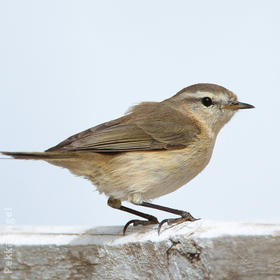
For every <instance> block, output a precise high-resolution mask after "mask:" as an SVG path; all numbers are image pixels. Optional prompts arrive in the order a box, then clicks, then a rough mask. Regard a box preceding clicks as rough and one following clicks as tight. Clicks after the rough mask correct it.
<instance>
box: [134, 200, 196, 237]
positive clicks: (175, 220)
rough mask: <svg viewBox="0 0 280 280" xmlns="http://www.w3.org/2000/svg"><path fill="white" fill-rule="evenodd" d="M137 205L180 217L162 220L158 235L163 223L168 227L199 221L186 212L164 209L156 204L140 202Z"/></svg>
mask: <svg viewBox="0 0 280 280" xmlns="http://www.w3.org/2000/svg"><path fill="white" fill-rule="evenodd" d="M139 205H140V206H144V207H149V208H154V209H157V210H161V211H165V212H168V213H172V214H175V215H179V216H181V217H180V218H171V219H164V220H162V221H161V222H160V223H159V225H158V234H159V233H160V229H161V227H162V226H163V225H164V224H165V223H167V224H168V225H170V224H173V223H182V222H185V221H189V222H193V221H197V220H199V219H196V218H194V217H193V216H192V215H191V214H190V213H189V212H186V211H182V210H178V209H173V208H169V207H165V206H161V205H157V204H153V203H149V202H145V201H143V202H141V203H140V204H139Z"/></svg>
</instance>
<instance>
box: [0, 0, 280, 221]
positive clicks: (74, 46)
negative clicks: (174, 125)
mask: <svg viewBox="0 0 280 280" xmlns="http://www.w3.org/2000/svg"><path fill="white" fill-rule="evenodd" d="M279 11H280V4H279V1H276V0H275V1H270V0H268V1H187V0H184V1H178V0H175V1H163V0H160V1H158V0H156V1H155V0H153V1H151V0H149V1H147V0H142V1H131V0H126V1H125V0H118V1H115V0H114V1H113V0H112V1H108V0H102V1H101V0H100V1H90V0H88V1H87V0H84V1H81V0H80V1H69V0H67V1H60V0H55V1H38V0H36V1H29V0H25V1H10V0H6V1H3V0H2V1H0V96H1V107H0V109H1V110H0V120H1V121H0V133H1V137H0V150H7V151H43V150H44V149H46V148H49V147H50V146H53V145H55V144H57V143H58V142H60V141H62V140H64V139H65V138H67V137H68V136H70V135H72V134H74V133H77V132H80V131H82V130H84V129H87V128H89V127H92V126H95V125H97V124H99V123H102V122H105V121H108V120H111V119H113V118H116V117H119V116H121V115H122V114H123V113H124V112H125V111H126V110H127V109H128V108H129V106H131V105H133V104H136V103H139V102H140V101H160V100H163V99H165V98H167V97H170V96H171V95H173V94H175V93H176V92H177V91H179V90H180V89H182V88H183V87H186V86H188V85H191V84H194V83H197V82H212V83H217V84H220V85H223V86H225V87H227V88H228V89H230V90H232V91H234V92H235V93H236V94H237V95H238V96H239V99H240V100H241V101H243V102H247V103H251V104H253V105H255V106H256V109H255V110H247V111H245V110H244V111H241V112H239V113H238V114H237V115H236V116H235V117H234V118H233V120H232V121H231V122H230V123H229V124H228V125H227V126H226V127H225V128H224V129H223V130H222V132H221V134H220V135H219V138H218V141H217V144H216V148H215V151H214V154H213V157H212V161H211V163H210V165H209V166H208V167H207V168H206V169H205V170H204V171H203V173H202V174H200V175H199V176H198V177H196V178H195V179H194V180H193V181H191V182H190V183H189V184H188V185H187V186H185V187H182V188H181V189H179V190H178V191H176V192H174V193H172V194H169V195H167V196H165V197H162V198H160V199H157V200H155V201H154V202H155V203H159V204H163V205H166V206H170V207H175V208H179V209H185V210H188V211H190V212H191V213H192V214H193V215H194V216H195V217H200V218H204V219H215V220H240V221H264V222H275V221H276V222H277V221H278V222H279V220H280V211H279V197H280V183H279V172H280V169H279V156H280V152H279V145H280V144H279V143H280V134H279V121H280V118H279V117H280V113H279V107H280V97H279V96H280V85H279V77H280V75H279V74H280V71H279V70H280V17H279ZM0 172H1V173H0V205H1V208H2V209H0V223H1V224H3V223H4V208H5V207H9V208H13V211H14V216H15V218H16V223H17V224H19V225H20V224H27V225H91V226H98V225H111V224H124V223H126V222H127V221H128V220H129V219H131V218H134V217H133V216H132V215H129V214H125V213H122V212H120V211H117V210H114V209H111V208H109V207H107V205H106V198H105V196H103V195H99V194H98V193H97V192H96V191H94V190H95V188H94V186H92V185H91V183H90V182H88V181H86V180H84V179H82V178H77V177H74V176H73V175H72V174H70V173H69V172H68V171H67V170H63V169H61V168H58V167H55V166H51V165H49V164H47V163H44V162H38V161H37V162H32V161H28V162H27V161H26V162H25V161H15V160H0ZM138 209H139V208H138ZM140 209H141V210H145V209H142V208H140ZM148 212H149V213H154V214H156V215H157V216H158V217H159V218H165V217H167V216H168V215H167V214H164V213H161V212H157V211H152V210H148Z"/></svg>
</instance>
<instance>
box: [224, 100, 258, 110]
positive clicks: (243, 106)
mask: <svg viewBox="0 0 280 280" xmlns="http://www.w3.org/2000/svg"><path fill="white" fill-rule="evenodd" d="M223 108H224V109H229V110H239V109H252V108H255V106H253V105H251V104H247V103H243V102H239V101H231V102H230V103H228V104H226V105H225V106H224V107H223Z"/></svg>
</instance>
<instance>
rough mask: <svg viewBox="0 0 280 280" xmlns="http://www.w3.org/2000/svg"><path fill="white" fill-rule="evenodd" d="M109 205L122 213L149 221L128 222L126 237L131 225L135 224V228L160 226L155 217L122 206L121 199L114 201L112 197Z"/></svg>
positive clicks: (125, 228)
mask: <svg viewBox="0 0 280 280" xmlns="http://www.w3.org/2000/svg"><path fill="white" fill-rule="evenodd" d="M107 204H108V205H109V206H110V207H112V208H115V209H118V210H122V211H125V212H128V213H131V214H134V215H136V216H139V217H142V218H144V219H147V220H146V221H145V220H130V221H128V222H127V223H126V225H125V226H124V228H123V235H125V232H126V230H127V228H128V226H129V225H131V224H133V226H138V225H150V224H158V223H159V221H158V219H157V218H156V217H155V216H152V215H149V214H146V213H142V212H139V211H136V210H134V209H131V208H128V207H125V206H122V203H121V201H120V200H119V199H114V198H112V197H110V198H109V199H108V202H107Z"/></svg>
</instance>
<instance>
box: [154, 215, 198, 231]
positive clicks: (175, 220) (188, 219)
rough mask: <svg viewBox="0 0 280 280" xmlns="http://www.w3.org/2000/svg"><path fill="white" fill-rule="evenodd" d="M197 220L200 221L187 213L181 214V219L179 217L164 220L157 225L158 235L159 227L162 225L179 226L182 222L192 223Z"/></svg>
mask: <svg viewBox="0 0 280 280" xmlns="http://www.w3.org/2000/svg"><path fill="white" fill-rule="evenodd" d="M197 220H200V219H196V218H194V217H193V216H192V215H191V214H190V213H189V212H183V213H182V217H180V218H170V219H164V220H162V221H161V222H160V223H159V225H158V235H159V234H160V230H161V227H162V226H163V225H164V224H168V225H172V224H175V223H176V224H181V223H184V222H194V221H197Z"/></svg>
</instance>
